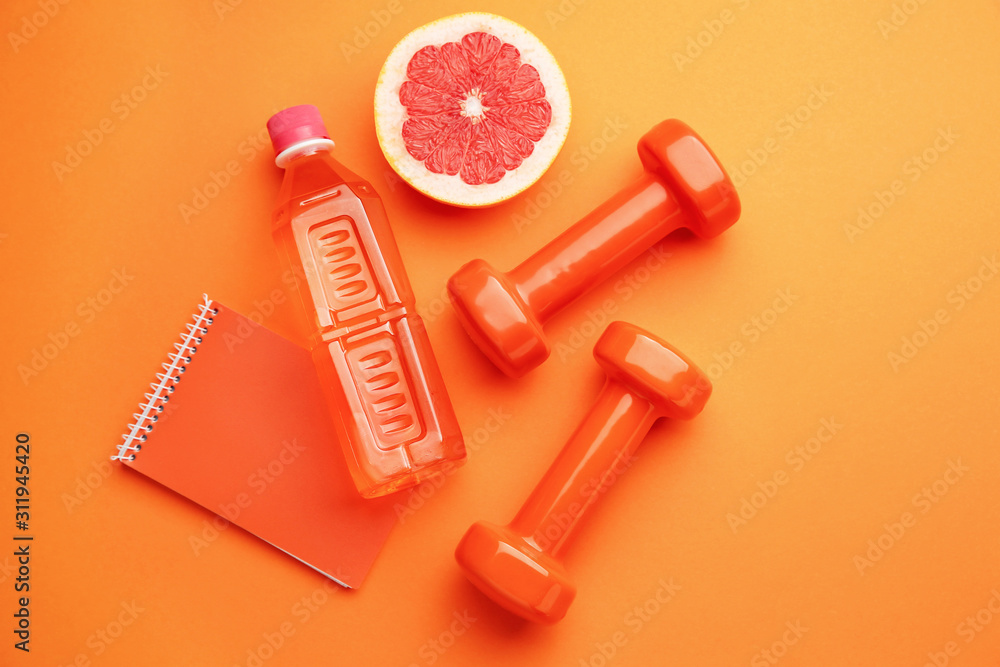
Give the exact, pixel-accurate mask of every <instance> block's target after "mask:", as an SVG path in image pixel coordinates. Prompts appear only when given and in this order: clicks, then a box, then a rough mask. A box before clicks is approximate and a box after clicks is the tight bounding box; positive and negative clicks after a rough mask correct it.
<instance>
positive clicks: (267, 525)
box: [112, 296, 395, 588]
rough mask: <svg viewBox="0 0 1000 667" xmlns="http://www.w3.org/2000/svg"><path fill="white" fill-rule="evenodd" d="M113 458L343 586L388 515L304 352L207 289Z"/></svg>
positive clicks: (356, 580) (376, 545)
mask: <svg viewBox="0 0 1000 667" xmlns="http://www.w3.org/2000/svg"><path fill="white" fill-rule="evenodd" d="M174 347H175V349H176V351H175V352H173V353H171V354H170V357H169V361H168V362H166V363H164V364H163V369H164V370H163V372H162V373H158V374H157V375H156V378H155V379H156V381H155V382H153V383H152V384H151V391H150V392H148V393H147V394H146V400H145V401H144V402H143V403H142V404H141V405H140V411H139V412H138V413H136V414H135V415H133V417H134V421H133V423H132V424H131V425H130V426H129V429H128V431H127V432H126V433H125V435H124V441H123V442H122V444H121V445H119V446H118V452H117V453H116V454H115V455H114V456H113V457H112V458H113V459H117V460H119V461H121V462H122V463H124V464H125V465H126V466H128V467H129V468H132V469H133V470H137V471H138V472H141V473H142V474H143V475H146V476H147V477H149V478H150V479H153V480H155V481H157V482H159V483H160V484H163V485H164V486H166V487H168V488H170V489H173V490H174V491H176V492H177V493H179V494H181V495H183V496H186V497H187V498H189V499H190V500H193V501H194V502H196V503H198V504H199V505H201V506H203V507H205V508H207V509H209V510H211V511H213V512H215V513H216V514H218V515H219V516H221V517H223V518H224V519H226V520H227V521H230V522H232V523H233V524H235V525H237V526H240V527H241V528H243V529H244V530H247V531H249V532H251V533H253V534H254V535H256V536H257V537H259V538H261V539H262V540H265V541H266V542H269V543H270V544H272V545H274V546H275V547H277V548H279V549H281V550H282V551H285V552H286V553H288V554H289V555H290V556H293V557H294V558H297V559H298V560H300V561H302V562H303V563H305V564H306V565H308V566H310V567H312V568H314V569H315V570H317V571H318V572H320V573H322V574H324V575H326V576H327V577H329V578H330V579H333V580H334V581H336V582H337V583H340V584H342V585H344V586H347V587H350V588H354V587H357V586H358V585H360V583H361V582H362V580H363V579H364V578H365V575H366V574H367V573H368V570H369V569H370V568H371V565H372V562H373V561H374V560H375V557H376V556H377V554H378V552H379V550H380V549H381V547H382V545H383V544H384V542H385V540H386V538H387V537H388V535H389V532H390V530H391V529H392V526H393V525H394V523H395V515H394V513H393V510H392V500H391V498H380V499H375V500H366V499H363V498H362V497H361V496H360V495H359V494H358V492H357V491H356V490H355V488H354V484H353V482H352V481H351V479H350V475H349V473H348V471H347V466H346V463H345V462H344V460H343V458H342V457H343V454H342V453H341V450H340V446H339V444H338V442H337V437H336V435H335V432H334V428H333V424H332V422H331V419H330V417H329V414H328V413H327V408H326V405H325V403H324V402H323V399H322V395H321V393H320V392H321V390H320V386H319V380H318V379H317V376H316V370H315V368H314V366H313V363H312V359H311V358H310V355H309V352H308V351H307V350H305V349H303V348H302V347H299V346H298V345H296V344H294V343H292V342H290V341H288V340H286V339H285V338H282V337H281V336H279V335H277V334H275V333H273V332H271V331H269V330H267V329H266V328H264V327H262V326H260V325H258V324H256V323H254V322H253V321H251V320H249V319H247V318H246V317H243V316H242V315H240V314H239V313H237V312H235V311H233V310H230V309H229V308H226V307H225V306H223V305H222V304H220V303H218V302H215V301H212V300H211V299H209V298H208V297H207V296H206V297H205V299H204V302H203V303H202V304H200V305H199V308H198V313H197V314H196V315H195V317H194V320H193V322H191V323H189V324H188V325H187V331H186V332H185V333H183V335H182V336H181V340H180V342H178V343H175V345H174Z"/></svg>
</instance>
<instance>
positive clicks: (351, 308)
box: [307, 216, 386, 326]
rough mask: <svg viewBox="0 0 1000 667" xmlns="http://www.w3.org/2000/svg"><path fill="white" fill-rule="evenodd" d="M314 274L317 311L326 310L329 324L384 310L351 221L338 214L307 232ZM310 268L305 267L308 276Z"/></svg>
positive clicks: (356, 318) (312, 286)
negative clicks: (336, 216)
mask: <svg viewBox="0 0 1000 667" xmlns="http://www.w3.org/2000/svg"><path fill="white" fill-rule="evenodd" d="M308 247H309V250H310V253H311V255H312V258H311V259H312V267H310V268H313V269H314V275H312V276H309V278H310V279H309V282H310V283H311V285H310V287H311V291H312V292H313V298H314V299H316V300H317V303H316V305H317V310H320V311H325V312H327V313H329V317H330V324H331V325H332V326H344V325H346V324H347V323H348V322H350V321H352V320H358V319H363V318H366V316H367V317H371V318H373V319H374V318H376V317H377V316H378V314H379V313H380V312H382V311H384V310H385V306H386V304H385V302H384V300H383V299H382V297H381V295H380V294H379V290H378V285H377V284H376V282H375V278H374V275H373V271H372V267H371V263H370V262H369V260H368V257H367V255H366V254H365V252H364V250H363V249H362V247H361V244H360V242H359V239H358V234H357V228H356V227H355V224H354V221H353V220H352V219H351V218H349V217H347V216H340V217H338V218H334V219H332V220H330V221H328V222H325V223H322V224H319V225H313V226H312V227H310V229H309V231H308ZM308 273H309V270H308V268H307V275H308Z"/></svg>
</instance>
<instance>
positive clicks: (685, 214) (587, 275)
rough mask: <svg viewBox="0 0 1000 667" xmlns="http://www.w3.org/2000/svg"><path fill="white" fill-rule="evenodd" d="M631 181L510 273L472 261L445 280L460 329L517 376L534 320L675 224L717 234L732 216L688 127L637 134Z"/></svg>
mask: <svg viewBox="0 0 1000 667" xmlns="http://www.w3.org/2000/svg"><path fill="white" fill-rule="evenodd" d="M639 159H640V160H641V161H642V166H643V168H644V170H645V171H644V172H643V175H642V176H641V177H640V178H639V180H637V181H635V182H634V183H632V184H631V185H629V186H627V187H626V188H624V189H623V190H620V191H619V192H618V193H617V194H615V195H614V196H613V197H611V199H609V200H608V201H606V202H604V203H603V204H602V205H601V206H599V207H597V208H596V209H594V210H593V211H592V212H591V213H590V214H588V215H587V216H586V217H584V218H583V219H582V220H580V221H579V222H577V223H576V224H575V225H573V226H572V227H570V228H569V229H567V230H566V231H565V232H563V233H562V234H561V235H560V236H558V237H556V238H555V239H554V240H553V241H552V242H551V243H549V244H548V245H546V246H545V247H544V248H542V249H541V250H539V251H538V252H537V253H535V254H534V255H532V256H531V257H529V258H528V259H527V260H526V261H524V262H523V263H522V264H521V265H520V266H518V267H517V268H515V269H514V270H513V271H511V272H510V273H506V274H505V273H501V272H499V271H497V270H496V269H494V268H493V267H491V266H490V265H489V264H487V263H486V262H484V261H482V260H479V259H477V260H473V261H472V262H469V263H468V264H466V265H465V266H463V267H462V268H461V269H459V270H458V272H457V273H455V275H453V276H452V277H451V279H450V280H449V281H448V293H449V294H450V295H451V300H452V302H453V303H454V305H455V310H456V312H457V313H458V317H459V319H460V320H461V322H462V325H463V326H464V327H465V330H466V331H468V333H469V336H471V337H472V340H473V341H475V343H476V345H478V346H479V348H480V349H481V350H482V351H483V352H484V353H485V354H486V356H487V357H489V358H490V360H491V361H492V362H493V363H494V364H496V365H497V367H499V368H500V369H501V370H502V371H503V372H504V373H506V374H507V375H509V376H511V377H519V376H521V375H523V374H524V373H526V372H527V371H529V370H531V369H532V368H534V367H535V366H537V365H539V364H540V363H542V362H543V361H545V359H546V358H547V357H548V356H549V344H548V341H546V339H545V334H544V333H543V332H542V324H543V323H544V322H545V321H546V320H547V319H548V318H550V317H551V316H552V315H553V314H555V313H556V312H557V311H559V310H560V309H561V308H562V307H563V306H565V305H567V304H568V303H570V302H571V301H573V300H574V299H576V298H577V297H578V296H580V295H581V294H583V293H584V292H586V291H587V290H589V289H590V288H591V287H594V286H595V285H597V284H599V283H601V282H603V281H604V280H605V279H607V278H608V277H609V276H611V275H612V274H614V273H615V272H616V271H618V270H619V269H621V268H622V267H623V266H625V265H626V264H628V263H629V262H631V261H632V260H633V259H635V258H636V257H638V256H639V255H640V254H641V253H642V252H643V251H644V250H646V249H647V248H649V247H650V246H652V245H653V244H654V243H656V242H657V241H659V240H660V239H662V238H663V237H664V236H666V235H667V234H669V233H670V232H672V231H674V230H675V229H677V228H679V227H687V228H689V229H690V230H691V231H692V232H694V233H695V234H697V235H698V236H700V237H701V238H712V237H714V236H718V235H719V234H721V233H722V232H724V231H725V230H726V229H728V228H729V227H730V226H731V225H732V224H733V223H734V222H736V220H737V219H738V218H739V216H740V200H739V198H738V197H737V195H736V189H735V188H734V187H733V184H732V182H731V181H730V180H729V177H728V176H727V175H726V172H725V170H724V169H723V168H722V165H721V164H719V161H718V159H717V158H716V157H715V155H713V154H712V151H711V150H710V149H709V148H708V146H706V145H705V143H704V142H703V141H702V140H701V138H700V137H698V135H696V134H695V133H694V131H693V130H692V129H691V128H690V127H688V126H687V125H685V124H684V123H682V122H680V121H679V120H667V121H664V122H662V123H660V124H659V125H657V126H656V127H654V128H653V129H652V130H650V131H649V132H647V133H646V135H645V136H643V137H642V139H640V140H639Z"/></svg>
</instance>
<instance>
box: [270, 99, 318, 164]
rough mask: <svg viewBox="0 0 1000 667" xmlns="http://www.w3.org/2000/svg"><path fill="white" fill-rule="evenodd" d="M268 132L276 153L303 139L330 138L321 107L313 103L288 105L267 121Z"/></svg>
mask: <svg viewBox="0 0 1000 667" xmlns="http://www.w3.org/2000/svg"><path fill="white" fill-rule="evenodd" d="M267 133H268V134H269V135H271V145H272V146H273V147H274V154H275V155H278V154H279V153H281V152H282V151H283V150H285V149H286V148H288V147H289V146H294V145H295V144H297V143H299V142H301V141H306V140H308V139H329V138H330V135H329V134H327V133H326V125H324V124H323V117H322V116H320V114H319V109H317V108H316V107H315V106H313V105H312V104H300V105H299V106H295V107H288V108H287V109H285V110H283V111H279V112H278V113H276V114H274V115H273V116H271V118H270V120H268V121H267Z"/></svg>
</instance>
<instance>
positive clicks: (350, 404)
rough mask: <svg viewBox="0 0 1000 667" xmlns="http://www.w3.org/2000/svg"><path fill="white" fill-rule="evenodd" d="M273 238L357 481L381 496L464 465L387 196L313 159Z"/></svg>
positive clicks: (292, 168) (296, 176) (288, 189)
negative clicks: (292, 282)
mask: <svg viewBox="0 0 1000 667" xmlns="http://www.w3.org/2000/svg"><path fill="white" fill-rule="evenodd" d="M273 233H274V237H275V240H276V242H277V243H278V245H279V247H280V248H281V250H282V251H283V253H284V255H285V258H286V261H287V264H288V266H289V267H290V268H291V270H292V273H293V274H294V275H295V276H296V279H297V284H298V287H299V294H300V296H301V297H302V300H303V305H304V310H305V312H306V313H308V314H309V318H310V324H309V327H308V328H309V331H310V332H311V334H312V335H311V337H310V339H309V347H310V349H311V350H312V355H313V360H314V362H315V364H316V368H317V371H318V373H319V375H320V378H321V381H322V385H323V388H324V391H325V392H326V398H327V402H328V403H329V406H330V410H331V413H332V414H333V417H334V422H335V424H336V427H337V431H338V436H339V437H340V441H341V445H342V447H343V449H344V454H345V456H346V457H347V462H348V466H349V468H350V470H351V476H352V477H353V479H354V482H355V484H356V486H357V487H358V490H359V491H360V493H361V494H362V495H364V496H366V497H374V496H380V495H385V494H387V493H392V492H394V491H398V490H401V489H405V488H407V487H410V486H413V485H414V484H417V483H419V482H420V481H422V480H423V479H425V478H427V477H428V476H430V475H433V474H435V473H438V472H440V471H441V470H442V468H444V467H446V466H448V465H454V464H455V463H459V462H461V461H464V459H465V455H466V453H465V445H464V443H463V440H462V434H461V432H460V431H459V427H458V422H457V420H456V418H455V414H454V411H453V409H452V406H451V402H450V400H449V399H448V395H447V393H446V390H445V386H444V382H443V380H442V379H441V374H440V371H439V370H438V366H437V362H436V361H435V359H434V354H433V351H432V350H431V346H430V341H429V340H428V338H427V332H426V330H425V328H424V324H423V321H422V320H421V319H420V317H419V316H418V315H417V314H416V306H415V303H414V298H413V293H412V291H411V289H410V284H409V280H408V279H407V277H406V273H405V271H404V268H403V263H402V260H401V258H400V256H399V251H398V249H397V247H396V242H395V239H394V237H393V234H392V230H391V229H390V227H389V222H388V220H387V218H386V215H385V209H384V208H383V206H382V202H381V200H380V199H379V197H378V194H377V193H376V192H375V190H374V189H373V188H372V187H371V185H369V184H368V183H367V182H365V181H363V180H361V179H360V178H359V177H358V176H356V175H355V174H353V173H351V172H350V171H348V170H347V169H345V168H344V167H343V166H342V165H340V164H339V163H337V162H336V161H335V160H334V159H333V158H332V157H331V156H330V154H329V151H328V150H325V149H322V148H315V149H313V150H312V151H305V152H304V153H303V154H301V155H295V156H293V157H292V158H291V159H290V160H289V162H288V163H287V167H286V171H285V179H284V182H283V184H282V187H281V194H280V196H279V205H278V208H277V210H276V211H275V215H274V224H273Z"/></svg>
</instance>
